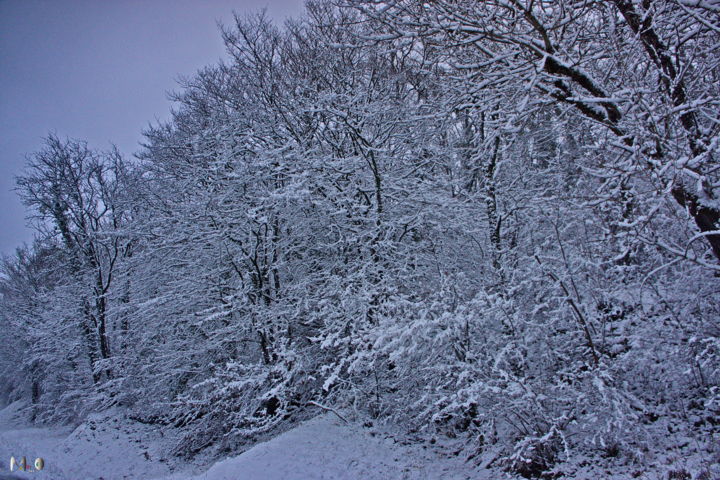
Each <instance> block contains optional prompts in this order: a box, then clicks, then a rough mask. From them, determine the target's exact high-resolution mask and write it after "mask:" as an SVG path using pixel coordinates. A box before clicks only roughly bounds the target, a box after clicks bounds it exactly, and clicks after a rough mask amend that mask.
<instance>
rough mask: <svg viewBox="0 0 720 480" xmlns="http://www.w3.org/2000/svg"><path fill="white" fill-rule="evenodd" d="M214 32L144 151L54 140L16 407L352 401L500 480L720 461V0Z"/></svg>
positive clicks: (43, 161)
mask: <svg viewBox="0 0 720 480" xmlns="http://www.w3.org/2000/svg"><path fill="white" fill-rule="evenodd" d="M218 35H222V38H223V40H224V43H225V46H226V49H227V59H226V60H223V61H222V62H219V63H216V64H214V65H210V66H207V67H206V68H204V69H202V70H200V71H198V72H197V73H196V74H195V75H193V76H191V77H188V78H185V79H183V80H182V81H181V83H180V85H179V86H178V89H177V91H175V92H174V93H173V94H172V95H173V100H174V101H175V105H176V107H175V108H174V110H173V111H172V116H171V120H169V121H167V122H156V123H154V124H151V125H150V126H149V127H147V128H146V130H145V131H144V141H143V145H142V147H141V149H140V151H139V153H137V154H136V155H135V156H133V157H130V156H128V155H127V154H126V153H124V152H120V151H118V150H117V149H110V150H96V149H94V148H92V147H91V146H89V145H88V144H87V143H85V142H84V141H82V140H80V139H68V138H64V137H62V136H60V135H57V134H50V135H49V136H48V137H47V138H46V139H45V142H44V144H42V145H38V149H37V151H36V152H34V153H31V154H29V155H28V157H27V159H28V163H27V167H26V170H25V172H24V173H23V174H22V175H20V176H19V177H18V178H17V191H18V194H19V195H20V196H21V198H22V199H23V201H24V203H25V204H26V206H27V208H28V216H29V218H31V221H32V222H33V225H34V226H35V228H36V229H37V235H36V240H35V241H34V243H33V244H32V245H29V246H25V247H22V248H19V249H18V250H17V251H16V253H15V254H14V255H13V256H10V257H6V258H4V259H3V261H2V267H1V271H2V273H1V274H0V331H2V332H4V335H3V339H4V341H3V342H2V343H1V344H0V405H4V404H8V403H10V402H13V401H16V400H19V399H22V400H25V401H26V402H27V403H26V405H27V407H26V409H27V417H28V418H30V419H31V420H32V421H33V422H35V423H36V424H39V425H48V424H49V425H53V424H73V423H74V424H79V423H81V422H82V421H83V420H84V419H85V418H87V416H88V415H89V414H91V413H93V412H101V411H104V410H106V409H108V408H111V407H115V408H123V409H125V410H126V411H127V412H130V414H131V415H132V418H134V419H136V420H137V421H138V422H142V423H143V424H147V425H153V426H157V428H160V429H163V428H168V429H169V428H177V429H180V431H181V432H183V433H182V435H180V436H178V437H177V439H176V441H175V442H174V443H173V445H172V452H173V454H174V455H176V456H177V457H181V458H192V457H193V456H195V455H198V454H199V453H201V452H213V454H217V455H220V454H227V453H228V452H238V451H241V450H242V449H244V448H247V446H248V445H251V444H252V443H253V442H255V441H257V440H258V439H260V438H267V437H271V436H274V435H277V434H278V433H280V432H283V431H285V430H287V429H288V428H291V426H292V425H294V424H295V422H297V421H300V420H304V419H308V418H311V417H313V416H315V415H317V414H319V413H322V412H323V411H328V410H332V411H335V412H338V413H341V414H344V415H345V416H347V417H348V418H353V419H356V420H357V421H358V422H360V423H362V422H376V423H384V424H388V425H390V424H391V425H394V426H397V427H398V428H400V429H402V431H404V432H407V433H408V434H416V435H418V438H420V437H422V436H423V435H424V436H425V437H423V438H430V437H432V438H438V439H441V438H446V439H447V438H449V439H454V441H459V442H460V444H461V445H462V452H460V453H459V454H460V455H461V456H462V457H463V458H465V459H467V461H468V462H471V463H472V462H474V464H477V465H483V468H488V469H491V470H493V469H494V471H497V472H501V473H498V476H497V477H495V478H505V477H500V476H499V475H500V474H502V475H508V476H509V478H516V477H518V478H522V477H524V478H575V477H574V476H573V475H575V473H573V472H579V471H580V470H581V469H582V468H586V469H588V468H589V469H592V468H597V469H601V470H598V472H612V474H618V475H620V474H622V475H626V477H622V478H632V477H636V478H640V477H641V474H642V475H644V474H645V473H643V472H660V473H658V474H657V475H658V476H657V477H652V478H662V479H670V480H671V479H679V480H691V479H692V480H695V479H702V480H712V479H713V478H717V477H715V476H714V475H716V474H717V475H720V467H719V466H718V465H720V3H718V2H717V1H716V0H482V1H478V0H434V1H430V2H415V1H412V0H384V1H381V0H345V1H343V2H337V1H336V2H327V1H322V0H318V1H315V0H313V1H310V2H308V3H307V4H306V7H305V12H304V14H303V15H302V16H300V17H298V18H296V19H291V20H288V21H287V22H286V23H285V24H284V25H278V24H275V23H273V22H272V21H270V20H269V18H268V17H267V16H266V15H265V14H263V13H258V14H256V15H251V16H239V15H236V16H235V22H234V23H233V24H232V25H225V26H223V27H222V29H221V31H220V32H219V33H218ZM59 127H60V126H59ZM141 127H142V126H138V128H141ZM666 452H675V453H674V454H675V455H676V457H675V458H685V459H689V460H688V463H687V464H683V465H678V464H672V465H661V464H660V463H661V462H658V461H657V458H658V457H657V456H658V455H659V454H661V453H662V454H665V453H666ZM2 461H3V462H5V459H3V460H2ZM604 475H607V476H609V474H605V473H598V474H596V476H594V477H593V478H603V477H604ZM661 475H662V476H661ZM583 478H584V477H583ZM588 478H591V477H588ZM642 478H651V477H642Z"/></svg>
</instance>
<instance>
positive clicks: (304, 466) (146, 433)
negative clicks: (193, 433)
mask: <svg viewBox="0 0 720 480" xmlns="http://www.w3.org/2000/svg"><path fill="white" fill-rule="evenodd" d="M20 408H21V405H20V404H19V403H15V404H12V405H10V406H8V407H7V408H5V409H4V410H2V411H0V459H1V460H2V465H3V468H2V470H0V480H2V479H25V478H32V479H37V480H48V479H51V480H76V479H82V480H91V479H102V480H115V479H118V480H119V479H158V480H244V479H247V480H253V479H263V480H273V479H278V480H279V479H283V480H292V479H297V480H300V479H302V480H312V479H367V480H374V479H377V480H380V479H382V480H385V479H445V480H450V479H471V478H472V479H483V478H489V477H485V475H482V474H481V472H479V471H477V470H475V469H474V467H473V466H472V465H471V464H470V463H466V462H465V461H464V459H463V458H462V457H461V456H453V455H448V454H447V447H433V446H431V445H428V444H418V443H414V444H407V445H404V444H403V443H408V442H398V441H396V440H394V439H393V438H392V437H391V436H390V435H388V434H387V433H384V432H383V431H382V430H378V429H373V428H365V427H361V426H358V425H353V424H346V423H344V422H342V421H341V420H340V419H338V418H337V417H335V416H334V415H332V414H326V415H321V416H318V417H315V418H313V419H311V420H309V421H307V422H304V423H302V424H300V425H299V426H297V427H296V428H294V429H292V430H290V431H287V432H285V433H283V434H281V435H279V436H277V437H275V438H273V439H271V440H269V441H267V442H263V443H260V444H258V445H255V446H254V447H253V448H251V449H249V450H247V451H246V452H244V453H242V454H240V455H239V456H236V457H233V458H229V459H226V460H223V461H220V462H218V463H216V464H214V465H212V466H211V467H210V468H209V469H207V470H206V471H204V472H203V468H202V467H200V466H197V465H190V464H182V463H178V461H177V460H176V459H172V458H168V457H166V456H165V455H164V451H165V449H166V448H167V445H168V439H167V433H166V434H161V432H160V431H159V430H157V429H154V428H153V427H150V426H147V425H143V424H140V423H137V422H134V421H132V420H129V419H127V418H126V417H125V416H124V414H123V413H122V412H119V411H109V412H106V413H104V414H96V415H92V416H91V417H90V418H89V419H88V421H87V422H85V423H83V424H82V425H80V426H79V427H77V428H76V429H74V430H71V429H62V428H53V429H51V428H28V427H27V426H26V425H25V424H24V422H23V420H22V418H20V415H19V410H20ZM11 456H15V457H16V458H17V457H20V456H25V457H26V458H27V461H28V463H31V462H32V461H34V459H35V458H36V457H42V458H43V459H44V460H45V468H44V469H43V470H42V471H40V472H21V471H15V472H12V473H11V472H10V470H9V461H10V457H11Z"/></svg>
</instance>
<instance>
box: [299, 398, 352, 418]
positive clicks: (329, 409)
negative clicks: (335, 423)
mask: <svg viewBox="0 0 720 480" xmlns="http://www.w3.org/2000/svg"><path fill="white" fill-rule="evenodd" d="M308 405H315V406H316V407H318V408H322V409H323V410H327V411H328V412H332V413H334V414H335V415H337V417H338V418H339V419H340V420H342V421H343V422H345V423H350V422H348V420H347V419H346V418H345V417H343V416H342V415H340V413H338V411H337V410H335V409H334V408H332V407H326V406H325V405H321V404H319V403H317V402H313V401H310V402H308Z"/></svg>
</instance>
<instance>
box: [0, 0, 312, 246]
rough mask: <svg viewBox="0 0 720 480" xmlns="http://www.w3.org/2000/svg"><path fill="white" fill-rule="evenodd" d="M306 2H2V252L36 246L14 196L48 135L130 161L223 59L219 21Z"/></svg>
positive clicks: (284, 12) (276, 12) (283, 12)
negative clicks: (200, 72)
mask: <svg viewBox="0 0 720 480" xmlns="http://www.w3.org/2000/svg"><path fill="white" fill-rule="evenodd" d="M302 4H303V2H302V0H234V1H230V0H44V1H43V0H0V252H2V253H6V254H7V253H11V252H12V251H13V250H14V249H15V247H17V246H19V245H20V244H21V243H22V242H30V241H31V240H32V232H31V231H30V230H29V229H28V228H26V226H25V225H26V223H27V222H26V220H25V215H26V213H25V209H24V207H23V206H22V204H21V203H20V201H19V200H18V198H17V194H16V193H15V192H14V191H12V189H13V188H14V184H15V180H14V177H15V176H16V175H18V174H20V173H21V172H22V169H23V165H24V163H25V155H26V154H29V153H32V152H34V151H37V150H38V149H39V148H40V147H41V144H42V138H43V137H44V136H46V135H47V134H48V133H49V132H55V133H57V134H58V135H59V136H61V137H65V136H68V137H72V138H77V139H82V140H87V141H88V143H89V144H90V146H91V147H93V148H98V149H105V148H108V147H109V146H110V143H111V142H112V143H115V144H116V145H117V146H118V147H119V148H120V151H121V152H123V153H124V154H126V155H130V154H132V153H133V152H135V151H137V150H138V142H139V141H140V140H141V135H140V132H141V130H142V129H143V128H145V127H146V126H147V125H148V123H149V122H151V121H154V120H155V119H166V118H168V112H169V110H170V105H171V104H170V102H169V101H168V100H167V98H166V92H168V91H170V90H173V89H175V87H176V79H177V78H178V77H179V76H181V75H190V74H192V73H193V72H195V71H196V70H197V69H198V68H200V67H202V66H204V65H207V64H210V63H215V62H216V61H217V60H218V59H219V58H221V57H224V48H223V45H222V40H221V38H220V34H219V31H218V29H217V22H218V21H221V22H222V23H224V24H230V23H231V21H232V11H233V10H235V11H236V12H238V13H244V12H253V11H257V10H259V9H261V8H264V7H267V9H268V13H269V14H270V15H271V16H272V17H273V18H274V19H276V20H277V21H279V22H282V20H284V19H285V18H286V17H288V16H296V15H298V14H299V13H300V12H301V11H302Z"/></svg>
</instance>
